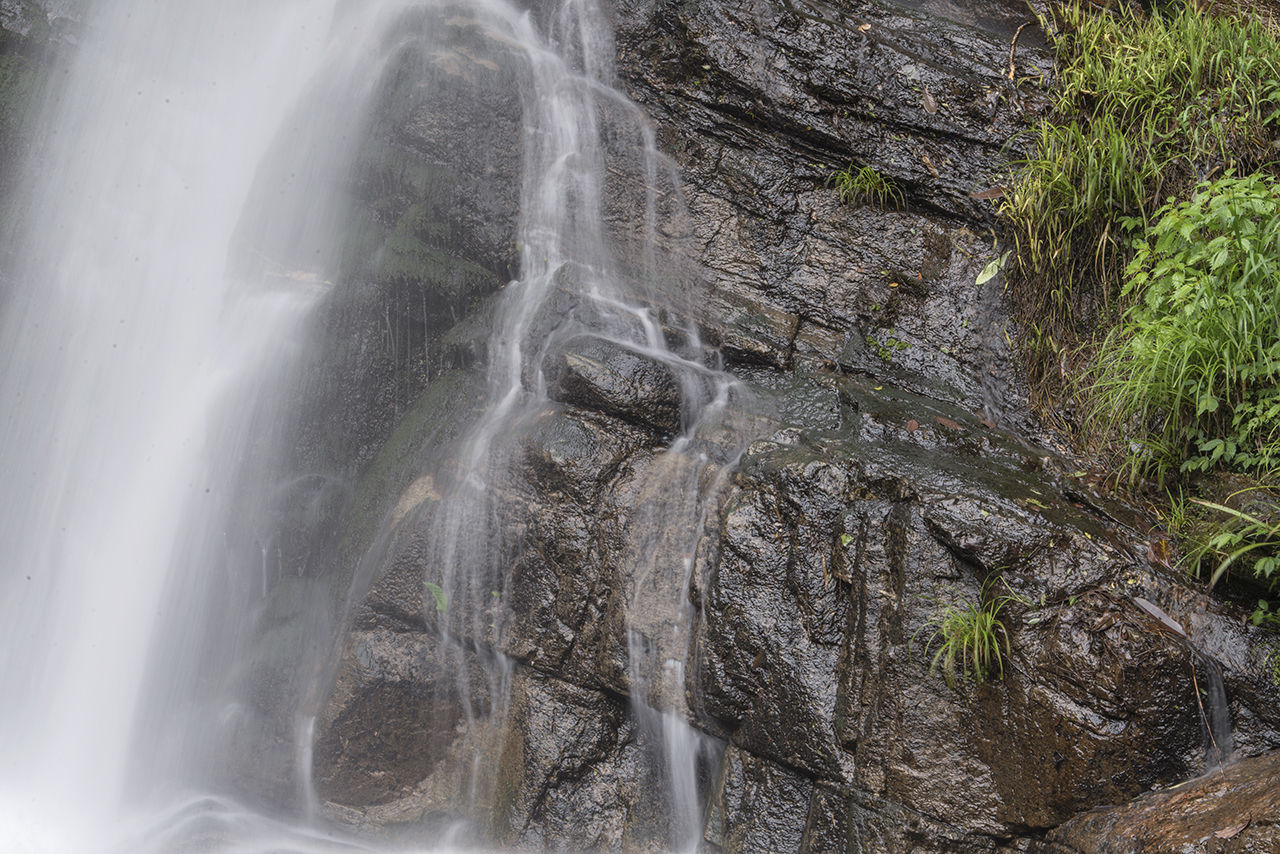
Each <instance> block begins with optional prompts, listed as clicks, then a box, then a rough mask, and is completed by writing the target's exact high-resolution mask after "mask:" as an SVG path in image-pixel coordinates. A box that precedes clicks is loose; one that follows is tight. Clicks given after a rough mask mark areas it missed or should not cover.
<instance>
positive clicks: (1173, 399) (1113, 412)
mask: <svg viewBox="0 0 1280 854" xmlns="http://www.w3.org/2000/svg"><path fill="white" fill-rule="evenodd" d="M1135 248H1136V250H1135V254H1134V257H1133V260H1132V261H1131V262H1130V264H1129V266H1128V268H1127V270H1126V274H1125V284H1124V291H1123V292H1124V294H1126V295H1128V294H1131V293H1132V294H1134V295H1136V296H1139V297H1140V299H1139V300H1138V301H1137V302H1134V303H1133V304H1132V305H1130V307H1129V308H1128V309H1127V310H1126V311H1125V313H1124V315H1123V317H1122V318H1121V320H1120V322H1119V324H1118V325H1117V326H1115V327H1114V328H1113V329H1112V331H1111V333H1110V334H1109V335H1108V337H1107V338H1106V339H1105V341H1104V342H1103V343H1102V345H1101V346H1100V347H1099V349H1098V352H1097V356H1096V357H1095V364H1094V366H1093V369H1092V378H1093V384H1092V386H1091V387H1090V395H1091V397H1092V398H1093V411H1094V417H1095V420H1097V421H1101V422H1102V426H1103V428H1104V429H1106V430H1124V429H1129V430H1131V431H1132V436H1131V437H1130V439H1129V445H1128V449H1129V452H1128V454H1127V456H1126V461H1125V466H1126V467H1127V468H1128V470H1129V471H1130V473H1131V475H1132V476H1135V477H1136V476H1138V475H1141V474H1145V473H1148V472H1151V471H1154V472H1155V473H1156V474H1157V475H1159V476H1160V477H1161V478H1162V479H1163V476H1164V475H1165V474H1166V473H1167V472H1168V471H1169V470H1170V469H1175V470H1180V471H1183V472H1186V471H1207V470H1209V469H1210V468H1213V467H1224V468H1231V469H1235V470H1240V471H1255V472H1259V473H1265V472H1267V471H1270V470H1272V469H1275V468H1277V467H1280V185H1277V184H1276V183H1275V182H1273V181H1272V180H1271V179H1270V178H1268V177H1265V176H1263V175H1261V174H1255V175H1251V176H1248V177H1245V178H1234V177H1227V178H1221V179H1218V180H1217V181H1212V182H1206V183H1203V184H1201V185H1200V187H1199V188H1198V189H1197V190H1196V192H1195V194H1194V195H1193V196H1192V198H1191V199H1190V200H1189V201H1185V202H1181V203H1177V204H1168V205H1165V206H1164V207H1163V208H1162V209H1161V210H1160V211H1159V218H1158V219H1157V221H1156V222H1155V223H1154V224H1153V225H1152V226H1151V227H1150V228H1147V229H1146V230H1145V231H1144V232H1143V233H1142V236H1141V237H1140V238H1139V239H1138V240H1137V241H1136V243H1135Z"/></svg>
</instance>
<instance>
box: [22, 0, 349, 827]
mask: <svg viewBox="0 0 1280 854" xmlns="http://www.w3.org/2000/svg"><path fill="white" fill-rule="evenodd" d="M366 17H367V16H366ZM368 26H369V21H367V20H364V19H361V18H360V16H358V15H354V14H346V15H343V16H340V17H335V9H334V4H333V3H329V2H315V0H286V2H282V3H271V4H262V3H257V2H250V0H231V1H230V2H227V3H217V4H191V3H184V2H165V0H145V2H128V3H125V2H120V3H103V4H99V5H98V6H97V7H96V8H94V9H92V10H91V12H90V13H89V14H88V16H87V17H86V19H85V21H84V32H85V38H84V39H83V44H82V45H81V46H80V47H79V49H78V50H77V53H76V56H75V57H74V60H73V62H72V65H71V68H70V70H69V72H68V75H67V80H66V81H65V85H64V86H63V87H62V88H61V89H60V90H58V92H57V98H56V99H53V100H51V101H50V102H49V103H48V104H47V105H46V106H45V108H44V110H45V111H44V114H43V115H42V116H41V117H40V118H39V120H38V122H37V127H38V130H37V133H38V134H39V137H38V139H39V144H38V145H37V146H36V149H37V154H36V155H35V161H34V162H33V163H31V164H28V167H27V171H28V172H29V173H30V174H31V175H32V176H33V178H32V182H31V185H30V187H29V188H28V189H27V190H26V192H25V195H24V196H23V200H24V202H25V205H24V208H25V212H26V215H25V219H24V221H23V223H22V226H21V228H20V229H19V231H18V234H17V236H16V238H15V241H14V245H15V249H14V251H13V253H12V256H13V257H15V258H16V259H17V260H16V262H15V266H14V268H13V269H11V270H9V271H7V272H8V273H9V274H10V278H11V279H12V281H13V282H14V283H15V285H14V293H13V295H12V296H11V297H10V298H9V299H8V300H7V302H6V304H5V305H4V315H3V321H2V322H3V326H2V331H0V346H2V347H3V348H4V352H3V365H2V367H0V370H2V372H3V373H2V376H0V400H3V415H2V416H0V477H2V480H3V487H2V488H3V489H4V490H5V497H4V506H5V508H6V512H5V513H4V514H3V518H0V554H3V561H4V563H3V568H2V570H3V574H2V575H0V585H2V588H3V589H2V591H0V618H2V619H3V623H4V626H5V631H6V641H5V645H4V651H3V660H2V662H0V694H3V696H4V697H5V698H6V700H5V702H4V704H3V707H2V708H0V834H2V835H3V836H4V838H5V839H6V846H7V847H9V849H10V850H14V848H15V846H16V848H17V850H24V851H25V850H32V851H44V850H49V851H64V850H65V851H92V850H99V849H102V848H105V847H110V845H111V844H112V840H113V839H114V838H115V836H116V835H117V834H120V833H125V832H126V829H127V827H128V825H129V823H130V820H131V816H132V811H133V810H134V808H135V806H136V804H137V803H138V802H139V801H140V800H143V799H145V798H147V797H149V796H152V795H154V794H155V793H157V792H164V791H165V790H166V788H172V787H176V786H181V785H186V784H189V783H191V782H193V778H194V777H198V776H199V774H200V772H198V771H196V770H195V769H194V767H193V766H194V765H195V764H196V763H197V762H198V761H199V760H198V757H200V756H201V755H204V754H208V753H209V752H211V751H212V750H215V749H216V748H214V747H213V746H212V743H213V741H214V740H216V733H213V732H212V731H211V729H210V721H209V719H210V718H217V717H218V716H219V715H220V714H221V715H224V716H225V713H226V710H225V709H215V708H208V707H203V708H202V707H198V706H197V694H196V693H193V686H194V685H197V684H201V683H204V682H206V681H208V682H217V681H218V679H219V678H220V675H221V674H219V673H218V672H216V670H217V668H220V667H221V668H224V669H225V668H227V667H228V666H230V664H229V661H230V660H231V658H232V657H233V656H234V652H235V647H234V644H235V640H234V639H235V638H236V636H237V635H238V634H239V633H240V630H241V629H243V627H244V624H245V620H246V619H247V616H248V615H247V613H246V611H247V610H248V608H249V607H250V603H252V602H253V601H254V600H255V599H257V598H259V597H260V595H261V591H262V586H263V585H265V584H269V583H273V581H272V579H271V578H270V577H269V576H271V573H272V570H271V568H270V566H269V565H268V564H269V561H262V562H255V563H253V564H250V565H249V568H246V567H245V566H243V565H241V564H240V562H239V561H238V558H239V557H240V556H241V555H242V554H244V553H245V552H246V544H244V543H241V542H233V541H232V540H233V538H234V535H235V533H236V529H237V527H239V526H240V523H239V522H238V521H237V520H243V519H246V518H249V517H251V516H252V514H253V513H254V512H255V511H260V510H261V509H262V502H261V499H262V496H263V495H264V494H266V493H267V492H269V491H270V489H271V477H272V474H273V468H272V467H273V465H274V463H273V460H274V458H275V456H276V451H277V450H278V447H279V446H280V444H281V443H282V442H283V441H284V436H283V425H284V423H285V418H286V414H287V413H286V407H285V406H284V405H283V402H282V401H281V400H279V399H278V398H280V397H281V396H282V390H283V389H284V388H286V387H287V386H288V377H289V372H290V364H291V363H292V361H293V360H294V358H295V357H296V355H297V353H298V352H299V349H300V347H301V346H302V340H301V333H302V331H303V329H304V327H305V323H306V318H307V316H308V313H309V311H310V308H311V306H312V305H314V303H315V302H316V300H317V298H318V297H319V296H320V295H321V294H322V293H323V291H324V290H325V288H326V284H325V275H326V271H325V268H326V265H327V263H328V262H327V260H326V259H325V258H324V257H320V256H316V257H314V258H311V259H309V262H308V263H309V264H310V266H308V267H305V268H303V267H286V266H270V267H268V266H265V265H264V266H261V267H259V268H258V269H254V270H250V269H249V268H248V267H246V266H245V265H240V264H234V263H232V254H233V253H232V246H233V242H234V238H235V235H236V232H237V229H238V228H239V227H240V226H241V223H242V220H243V218H244V216H245V206H246V202H247V200H248V199H249V197H250V195H251V192H252V188H253V186H254V184H255V181H260V180H263V176H261V175H260V174H259V169H260V165H261V163H262V160H263V156H264V153H265V152H266V151H268V149H269V148H270V147H271V146H272V145H273V143H274V141H275V140H276V138H277V135H278V134H279V133H280V131H281V130H282V122H283V120H284V119H286V118H287V117H290V116H291V115H294V111H295V110H296V109H297V107H298V105H299V103H300V99H301V98H302V97H303V95H304V93H305V92H306V91H307V90H308V87H314V86H316V85H324V81H321V80H320V78H319V77H318V76H317V75H319V74H320V72H321V71H323V70H325V69H329V70H331V71H338V70H340V69H343V68H345V69H346V70H347V71H348V72H349V71H351V63H352V62H353V61H354V60H352V59H351V56H352V54H350V53H346V52H344V48H346V47H349V46H352V45H353V43H355V44H358V43H360V42H361V41H362V36H361V35H360V31H361V30H362V29H364V28H367V27H368ZM327 79H328V82H329V83H330V84H333V83H334V81H338V80H340V78H338V77H334V76H331V77H329V78H327ZM339 89H341V91H337V90H333V89H331V90H330V91H329V93H328V94H329V95H330V97H331V98H332V99H333V100H335V101H336V102H338V103H336V104H335V109H338V108H340V106H341V104H342V103H345V102H348V101H349V100H350V99H351V98H354V97H358V96H357V95H356V94H355V93H353V92H352V91H348V89H349V87H348V89H342V87H341V86H340V87H339ZM331 118H332V116H328V115H324V114H323V113H322V114H319V115H314V116H311V117H308V119H307V120H308V121H312V122H320V123H323V122H324V121H325V120H326V119H331ZM316 130H318V127H317V126H316V125H314V124H313V125H311V132H310V134H309V138H310V139H311V140H313V141H314V142H315V144H314V145H312V146H310V147H308V146H307V145H306V144H305V142H301V143H299V145H300V147H301V148H302V150H301V151H300V152H299V155H298V158H297V161H298V163H299V164H304V165H305V166H306V167H307V168H308V169H311V170H313V171H314V172H316V173H323V172H325V171H326V170H329V169H332V168H336V167H337V165H338V164H339V161H341V159H342V157H343V152H342V150H341V146H340V145H338V144H336V143H335V142H334V141H333V140H331V139H326V137H324V136H321V135H320V134H318V133H316V132H315V131H316ZM299 168H301V166H300V167H299ZM300 190H308V191H311V192H312V197H311V202H312V203H315V205H314V207H313V210H316V209H319V208H322V207H323V204H321V203H320V202H321V199H320V195H321V194H318V193H315V192H314V191H313V190H310V188H300ZM274 204H275V205H276V207H274V208H273V209H272V211H274V213H273V212H272V211H259V214H260V215H263V216H268V217H269V216H273V215H277V214H280V213H282V212H284V211H285V210H286V209H288V208H289V207H290V206H291V205H295V204H297V202H296V199H294V198H290V199H278V200H276V201H275V202H274ZM310 225H311V227H312V229H313V232H314V231H315V230H317V229H319V228H320V226H321V218H320V217H317V218H316V219H315V220H314V221H313V222H312V223H310ZM309 239H310V240H311V241H312V242H318V243H323V242H325V241H331V240H332V238H331V237H329V236H326V235H324V234H320V233H312V234H310V235H309ZM281 260H283V259H281ZM255 468H256V469H258V472H257V473H256V474H253V473H252V471H251V470H253V469H255ZM259 554H263V552H262V550H261V549H259ZM211 627H218V629H219V632H220V633H221V635H222V637H223V638H224V639H225V640H226V644H227V646H226V647H225V648H224V649H222V650H219V651H218V652H217V653H216V654H212V655H211V654H210V651H209V643H210V642H209V630H210V628H211ZM209 668H212V670H210V669H209ZM197 671H198V672H197ZM166 675H167V676H170V677H172V678H166Z"/></svg>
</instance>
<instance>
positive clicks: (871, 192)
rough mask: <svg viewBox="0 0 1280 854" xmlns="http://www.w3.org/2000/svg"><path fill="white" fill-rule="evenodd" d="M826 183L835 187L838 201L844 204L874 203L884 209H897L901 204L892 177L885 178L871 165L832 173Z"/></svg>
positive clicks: (899, 195)
mask: <svg viewBox="0 0 1280 854" xmlns="http://www.w3.org/2000/svg"><path fill="white" fill-rule="evenodd" d="M827 183H828V184H829V185H831V186H833V187H835V188H836V193H837V194H839V196H840V201H841V202H842V203H843V204H846V205H875V206H876V207H878V208H884V209H886V210H897V209H899V208H901V207H902V205H903V201H904V199H903V195H902V190H901V189H899V188H898V185H897V184H896V183H894V181H893V179H892V178H886V177H885V176H884V175H882V174H880V173H879V172H877V171H876V170H875V168H874V167H871V166H863V167H862V168H860V169H859V168H855V165H854V164H852V163H850V164H849V168H848V169H841V170H840V171H838V172H835V173H834V174H832V176H831V177H830V178H829V179H828V180H827Z"/></svg>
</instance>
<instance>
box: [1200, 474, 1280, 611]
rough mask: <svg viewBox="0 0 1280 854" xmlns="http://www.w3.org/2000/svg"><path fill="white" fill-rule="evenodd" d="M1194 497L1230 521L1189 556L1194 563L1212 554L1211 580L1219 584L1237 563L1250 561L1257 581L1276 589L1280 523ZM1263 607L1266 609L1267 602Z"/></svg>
mask: <svg viewBox="0 0 1280 854" xmlns="http://www.w3.org/2000/svg"><path fill="white" fill-rule="evenodd" d="M1191 500H1192V501H1193V502H1195V503H1196V504H1199V505H1201V506H1203V507H1207V508H1209V509H1210V510H1214V511H1216V512H1218V513H1220V514H1222V515H1223V516H1226V517H1227V523H1226V524H1224V525H1222V526H1221V527H1220V528H1218V530H1217V531H1216V533H1214V534H1212V535H1211V536H1209V537H1208V538H1206V539H1205V540H1204V541H1203V542H1202V543H1200V544H1198V545H1197V546H1196V548H1195V549H1193V550H1192V552H1191V554H1189V555H1188V558H1189V559H1190V560H1191V561H1192V563H1193V565H1199V564H1200V563H1201V562H1202V561H1203V560H1204V559H1205V558H1207V557H1210V556H1212V557H1213V558H1214V559H1215V566H1214V569H1213V573H1212V575H1211V576H1210V577H1209V583H1210V584H1217V583H1218V581H1219V580H1221V579H1222V577H1223V576H1224V575H1226V574H1227V572H1228V571H1229V570H1230V569H1231V567H1232V566H1234V565H1235V564H1236V563H1247V564H1248V565H1249V566H1250V568H1251V570H1252V573H1253V576H1254V578H1255V579H1256V580H1258V581H1260V582H1262V583H1263V584H1265V585H1267V586H1268V587H1271V588H1275V587H1276V586H1277V583H1278V582H1280V575H1278V574H1277V570H1280V522H1270V521H1268V520H1266V519H1263V518H1261V517H1260V516H1258V515H1255V514H1253V513H1246V512H1245V511H1243V510H1237V509H1235V508H1233V507H1228V506H1227V505H1225V504H1216V503H1214V502H1212V501H1204V500H1201V499H1199V498H1193V499H1191ZM1263 610H1264V611H1265V610H1266V607H1265V605H1264V607H1263Z"/></svg>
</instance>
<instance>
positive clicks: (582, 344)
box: [543, 335, 683, 436]
mask: <svg viewBox="0 0 1280 854" xmlns="http://www.w3.org/2000/svg"><path fill="white" fill-rule="evenodd" d="M543 370H544V373H545V374H546V377H547V384H548V393H549V394H550V395H551V398H552V399H553V400H559V401H562V402H564V403H569V404H573V405H576V406H579V407H581V408H583V409H593V410H597V411H600V412H604V413H607V414H609V415H612V416H615V417H617V418H621V419H622V420H624V421H630V422H632V423H635V424H639V425H642V426H647V427H649V428H651V429H653V430H655V431H657V432H658V433H659V434H660V435H665V436H674V435H675V434H677V433H679V432H680V407H681V401H682V397H683V396H682V394H681V390H680V381H679V378H678V377H677V376H676V375H675V373H674V372H673V371H672V370H671V369H670V368H669V367H668V366H667V365H665V364H663V363H662V362H660V361H658V360H656V359H654V358H651V357H648V356H646V355H645V354H644V353H641V352H639V351H638V350H635V349H634V348H632V347H627V346H624V345H621V344H617V343H614V342H612V341H607V340H605V339H602V338H596V337H594V336H585V335H584V336H578V337H576V338H574V339H573V340H571V341H569V342H567V343H566V344H565V346H564V347H563V348H561V349H559V350H557V352H556V353H554V354H553V355H552V356H550V357H549V359H548V362H547V364H546V365H545V367H544V369H543Z"/></svg>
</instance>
